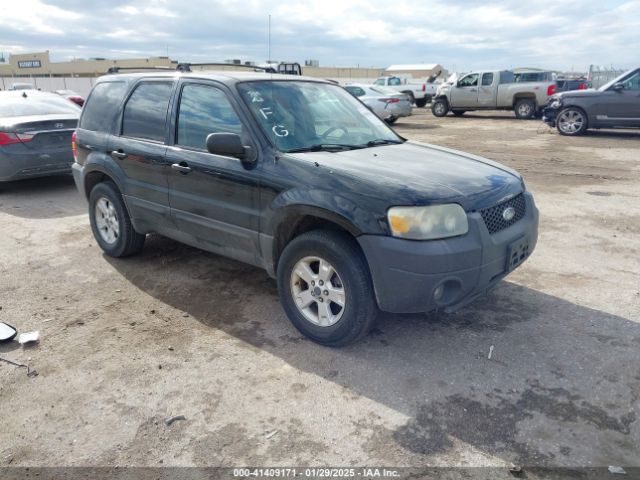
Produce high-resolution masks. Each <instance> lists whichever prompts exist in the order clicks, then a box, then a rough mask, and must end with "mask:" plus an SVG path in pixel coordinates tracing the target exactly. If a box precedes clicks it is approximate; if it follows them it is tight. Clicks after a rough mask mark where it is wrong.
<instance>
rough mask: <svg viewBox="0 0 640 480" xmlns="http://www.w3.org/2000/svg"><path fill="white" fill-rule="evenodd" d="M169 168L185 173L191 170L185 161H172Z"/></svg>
mask: <svg viewBox="0 0 640 480" xmlns="http://www.w3.org/2000/svg"><path fill="white" fill-rule="evenodd" d="M171 168H173V169H174V170H178V171H179V172H180V173H184V174H187V173H189V172H190V171H191V167H190V166H189V165H187V162H180V163H173V164H171Z"/></svg>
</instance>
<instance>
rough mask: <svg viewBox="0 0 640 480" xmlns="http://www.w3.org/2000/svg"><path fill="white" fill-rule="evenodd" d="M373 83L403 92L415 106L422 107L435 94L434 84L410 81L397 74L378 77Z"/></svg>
mask: <svg viewBox="0 0 640 480" xmlns="http://www.w3.org/2000/svg"><path fill="white" fill-rule="evenodd" d="M373 84H374V85H379V86H381V87H389V88H393V89H394V90H396V91H398V92H400V93H404V94H405V95H406V96H407V97H409V100H410V101H411V103H415V104H416V107H424V106H425V105H426V104H427V103H429V101H431V98H432V97H433V96H434V95H435V94H436V89H437V87H436V85H435V84H433V83H426V82H419V81H412V80H411V78H410V77H409V78H404V77H398V76H388V77H379V78H378V79H376V81H375V82H373Z"/></svg>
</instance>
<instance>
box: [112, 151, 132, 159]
mask: <svg viewBox="0 0 640 480" xmlns="http://www.w3.org/2000/svg"><path fill="white" fill-rule="evenodd" d="M111 156H112V157H115V158H119V159H120V160H124V159H125V158H127V156H128V155H127V154H126V153H124V152H123V151H122V150H114V151H113V152H111Z"/></svg>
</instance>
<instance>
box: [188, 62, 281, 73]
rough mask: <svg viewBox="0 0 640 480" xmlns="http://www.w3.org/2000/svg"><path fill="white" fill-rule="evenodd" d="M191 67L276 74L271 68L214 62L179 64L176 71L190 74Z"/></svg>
mask: <svg viewBox="0 0 640 480" xmlns="http://www.w3.org/2000/svg"><path fill="white" fill-rule="evenodd" d="M191 67H240V68H249V69H251V70H253V71H254V72H266V73H277V72H276V71H275V70H274V69H273V68H267V67H258V66H256V65H243V64H237V63H216V62H203V63H190V62H181V63H179V64H178V66H177V67H176V70H178V71H180V72H191V71H192V70H191Z"/></svg>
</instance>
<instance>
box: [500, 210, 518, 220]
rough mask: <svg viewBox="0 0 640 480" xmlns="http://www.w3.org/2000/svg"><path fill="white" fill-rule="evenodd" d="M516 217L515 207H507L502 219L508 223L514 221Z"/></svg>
mask: <svg viewBox="0 0 640 480" xmlns="http://www.w3.org/2000/svg"><path fill="white" fill-rule="evenodd" d="M515 216H516V209H515V208H513V207H507V208H505V209H504V211H503V212H502V218H504V219H505V221H507V222H509V221H511V220H513V217H515Z"/></svg>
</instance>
